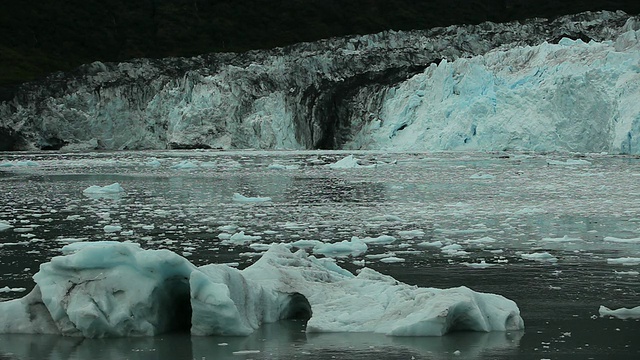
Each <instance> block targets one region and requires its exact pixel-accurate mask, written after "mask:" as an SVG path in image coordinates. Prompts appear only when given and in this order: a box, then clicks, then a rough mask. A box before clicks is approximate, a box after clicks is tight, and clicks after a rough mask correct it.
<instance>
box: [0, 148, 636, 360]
mask: <svg viewBox="0 0 640 360" xmlns="http://www.w3.org/2000/svg"><path fill="white" fill-rule="evenodd" d="M354 154H355V156H356V157H357V158H359V159H361V163H362V164H363V165H374V164H375V165H377V166H375V167H361V168H354V169H331V168H328V167H326V166H325V165H326V164H328V163H332V162H335V161H336V160H339V159H341V158H342V157H344V156H346V155H348V154H346V153H334V152H272V153H264V152H237V153H229V152H146V153H145V152H137V153H134V152H132V153H126V152H121V153H94V154H50V153H43V154H4V155H3V157H0V222H1V221H4V222H8V223H9V224H10V225H12V226H13V227H12V228H9V229H7V230H4V231H1V232H0V288H3V287H5V286H8V287H9V288H11V289H14V290H16V291H10V292H0V299H12V298H17V297H21V296H24V295H25V294H26V293H27V292H28V291H29V290H30V289H31V288H32V287H33V281H32V280H31V276H32V275H33V274H34V273H35V272H37V270H38V265H39V264H40V263H42V262H45V261H48V260H49V259H50V258H51V257H53V256H56V255H58V254H59V251H58V250H59V249H60V247H62V246H63V245H65V244H66V243H70V242H74V241H94V240H121V241H135V242H138V243H140V244H141V245H142V247H143V248H153V249H155V248H168V249H170V250H173V251H175V252H177V253H179V254H182V255H184V256H185V257H186V258H187V259H189V260H191V261H192V262H193V263H194V264H196V265H202V264H206V263H212V262H217V263H230V264H232V265H234V266H238V267H239V268H244V267H246V266H248V265H250V264H251V263H252V262H253V261H255V259H256V257H257V256H259V252H258V251H256V250H254V248H251V247H250V246H248V245H237V246H232V245H225V244H224V243H223V242H222V241H221V240H220V239H219V237H218V236H219V235H220V234H221V233H229V234H232V233H234V232H237V231H244V232H245V233H246V234H251V235H259V236H261V237H262V239H260V240H259V241H257V242H256V243H260V244H268V243H272V242H293V241H296V240H323V241H330V242H337V241H342V240H348V239H350V238H351V237H352V236H359V237H364V236H372V237H376V236H379V235H383V234H387V235H392V236H395V237H397V238H398V241H396V242H395V243H394V244H391V245H384V246H383V245H371V246H370V247H369V250H368V251H367V253H366V254H364V255H363V256H360V257H358V258H355V259H354V258H350V257H345V258H339V259H338V263H339V264H340V265H341V266H343V267H345V268H347V269H349V270H352V271H355V270H356V269H358V268H359V267H361V263H359V261H362V260H365V262H366V266H368V267H371V268H374V269H375V270H377V271H380V272H383V273H386V274H389V275H392V276H393V277H395V278H396V279H398V280H400V281H403V282H405V283H409V284H415V285H418V286H432V287H452V286H459V285H466V286H468V287H471V288H472V289H474V290H477V291H485V292H492V293H497V294H501V295H504V296H507V297H509V298H511V299H513V300H514V301H516V303H517V304H518V305H519V307H520V309H521V312H522V316H523V318H524V320H525V326H526V329H525V331H524V332H523V333H490V334H476V333H456V334H451V335H447V336H445V337H442V338H397V337H387V336H381V335H372V334H305V333H304V324H303V323H301V322H283V323H278V324H268V325H265V326H264V327H263V328H261V329H260V330H259V331H257V332H256V333H254V334H253V335H251V336H249V337H231V338H229V337H202V338H200V337H191V336H189V335H188V334H168V335H163V336H158V337H153V338H135V339H97V340H95V339H77V338H63V337H57V336H42V335H37V336H29V335H0V359H3V358H7V359H89V358H91V359H126V358H128V359H198V360H200V359H221V358H233V359H248V358H253V359H330V358H336V359H365V358H366V359H370V358H371V357H372V356H375V357H378V358H380V359H412V358H415V359H448V358H464V359H513V358H523V359H588V358H594V359H601V358H615V359H626V358H628V359H636V358H638V356H639V355H640V344H639V343H638V342H637V341H636V338H637V336H638V334H639V333H640V332H639V330H640V322H639V321H637V320H620V319H611V318H601V317H599V315H598V307H599V306H600V305H605V306H607V307H610V308H618V307H634V306H638V305H640V296H639V294H640V284H639V283H638V276H639V275H638V271H640V266H639V265H626V266H625V265H614V264H609V263H608V262H607V259H615V258H621V257H631V258H640V240H637V239H638V238H640V159H637V158H634V157H622V156H618V157H616V156H606V155H593V156H587V157H584V158H582V157H581V158H579V159H571V158H570V157H567V156H560V155H548V156H541V155H535V156H529V155H524V154H507V153H500V154H460V153H437V154H426V153H419V154H404V153H403V154H382V153H370V152H367V153H354ZM28 160H29V161H33V163H25V161H28ZM154 160H157V162H156V161H154ZM566 160H580V161H577V162H575V161H574V162H569V163H566V162H565V161H566ZM185 161H188V162H189V163H188V164H187V163H184V162H185ZM560 161H562V162H565V163H561V162H560ZM273 164H280V165H287V166H289V167H291V168H281V167H274V166H271V167H270V165H273ZM177 165H180V166H177ZM113 182H118V183H120V184H121V185H122V187H123V188H124V189H125V192H126V193H125V194H123V195H121V196H110V197H88V196H85V195H83V192H82V191H83V190H84V189H86V188H87V187H89V186H91V185H100V186H104V185H109V184H111V183H113ZM236 192H237V193H241V194H243V195H245V196H269V197H271V198H272V199H273V201H271V202H267V203H255V204H243V203H236V202H233V201H232V195H233V193H236ZM381 215H393V216H396V217H398V218H399V219H401V221H384V220H381V219H380V218H379V217H380V216H381ZM106 225H118V226H121V227H122V230H121V231H117V232H113V233H110V232H105V230H104V227H105V226H106ZM410 230H420V231H421V232H422V233H423V234H420V235H417V236H415V237H413V238H410V237H409V236H407V235H405V237H404V238H402V237H401V236H400V235H401V234H403V233H401V232H402V231H410ZM616 239H618V240H616ZM619 239H624V240H626V242H620V241H621V240H619ZM634 240H637V241H634ZM436 241H440V242H441V243H442V245H444V246H446V245H451V244H458V245H460V250H462V251H459V250H458V251H452V252H449V253H446V252H443V251H441V249H440V248H439V247H434V246H429V247H427V246H424V245H425V243H432V242H436ZM385 252H394V253H395V255H396V256H397V257H401V258H404V259H405V260H406V261H405V262H404V263H397V264H385V263H382V262H380V261H378V260H376V259H375V258H367V257H366V255H375V254H381V253H385ZM542 252H547V253H549V254H550V255H551V256H553V257H554V258H555V260H553V259H552V260H553V261H534V260H527V259H525V257H526V254H531V253H542ZM354 261H355V263H354ZM481 261H485V262H486V263H490V264H496V265H495V266H493V267H490V268H486V269H478V268H472V267H469V266H466V265H465V264H469V263H479V262H481ZM20 288H25V289H26V290H25V291H19V290H20ZM243 351H245V353H238V352H243ZM457 351H458V352H457ZM234 352H235V354H234Z"/></svg>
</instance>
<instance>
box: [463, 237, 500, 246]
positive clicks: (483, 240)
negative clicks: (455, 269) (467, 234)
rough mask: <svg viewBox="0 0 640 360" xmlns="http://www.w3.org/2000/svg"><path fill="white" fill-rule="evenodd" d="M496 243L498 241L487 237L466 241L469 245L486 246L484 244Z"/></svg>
mask: <svg viewBox="0 0 640 360" xmlns="http://www.w3.org/2000/svg"><path fill="white" fill-rule="evenodd" d="M494 242H496V239H494V238H492V237H489V236H485V237H481V238H480V239H474V240H467V241H465V243H467V244H474V245H484V244H491V243H494Z"/></svg>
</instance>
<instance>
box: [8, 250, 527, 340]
mask: <svg viewBox="0 0 640 360" xmlns="http://www.w3.org/2000/svg"><path fill="white" fill-rule="evenodd" d="M62 252H63V255H62V256H58V257H55V258H53V259H52V260H51V261H50V262H48V263H45V264H42V265H41V267H40V271H39V272H38V273H37V274H36V275H34V280H35V282H36V286H35V288H34V289H33V291H31V293H29V294H28V295H26V296H25V297H23V298H21V299H16V300H11V301H6V302H0V333H47V334H62V335H71V336H84V337H107V336H135V335H155V334H160V333H164V332H168V331H176V330H184V331H187V330H190V331H191V333H192V334H193V335H214V334H216V335H248V334H251V333H252V332H253V331H254V330H256V329H257V328H258V327H259V326H260V325H261V324H263V323H269V322H275V321H278V320H280V319H285V318H308V323H307V331H308V332H373V333H381V334H387V335H397V336H441V335H444V334H446V333H448V332H451V331H457V330H471V331H482V332H489V331H507V330H520V329H523V327H524V323H523V320H522V318H521V317H520V311H519V309H518V307H517V305H516V304H515V303H514V302H513V301H511V300H508V299H506V298H504V297H502V296H499V295H494V294H484V293H478V292H474V291H472V290H470V289H468V288H466V287H458V288H452V289H446V290H440V289H434V288H419V287H416V286H410V285H406V284H403V283H400V282H398V281H396V280H395V279H393V278H391V277H389V276H386V275H383V274H380V273H378V272H376V271H374V270H371V269H368V268H364V269H362V270H361V271H360V273H359V274H358V275H357V276H355V275H353V274H351V273H350V272H348V271H346V270H344V269H342V268H340V267H339V266H337V265H336V264H335V262H332V261H330V259H318V258H315V257H314V256H308V255H307V254H306V252H304V251H302V250H301V251H298V252H295V253H292V252H291V251H289V250H288V249H287V248H286V247H285V246H283V245H279V244H274V245H273V246H271V247H270V249H269V251H267V252H266V253H265V254H264V255H263V256H262V257H261V258H260V259H259V260H258V261H257V262H255V263H254V264H253V265H252V266H250V267H248V268H246V269H244V270H237V269H234V268H231V267H228V266H226V265H221V264H212V265H206V266H202V267H196V266H194V265H193V264H191V263H190V262H189V261H187V260H186V259H184V258H183V257H181V256H179V255H177V254H175V253H173V252H171V251H168V250H143V249H141V248H140V246H139V245H137V244H133V243H119V242H79V243H73V244H70V245H67V246H65V247H63V248H62Z"/></svg>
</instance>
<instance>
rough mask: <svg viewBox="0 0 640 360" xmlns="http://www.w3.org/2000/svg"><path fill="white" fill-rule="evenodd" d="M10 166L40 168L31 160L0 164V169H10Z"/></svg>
mask: <svg viewBox="0 0 640 360" xmlns="http://www.w3.org/2000/svg"><path fill="white" fill-rule="evenodd" d="M11 166H40V164H38V163H37V162H35V161H33V160H22V161H5V162H1V163H0V167H11Z"/></svg>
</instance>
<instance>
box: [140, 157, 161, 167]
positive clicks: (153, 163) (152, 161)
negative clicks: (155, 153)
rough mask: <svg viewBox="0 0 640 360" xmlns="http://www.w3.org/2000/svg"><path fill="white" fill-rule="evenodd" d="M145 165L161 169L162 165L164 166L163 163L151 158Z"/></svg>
mask: <svg viewBox="0 0 640 360" xmlns="http://www.w3.org/2000/svg"><path fill="white" fill-rule="evenodd" d="M144 164H145V165H146V166H150V167H160V165H162V163H160V161H159V160H158V159H156V158H151V159H149V160H148V161H147V162H146V163H144Z"/></svg>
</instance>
